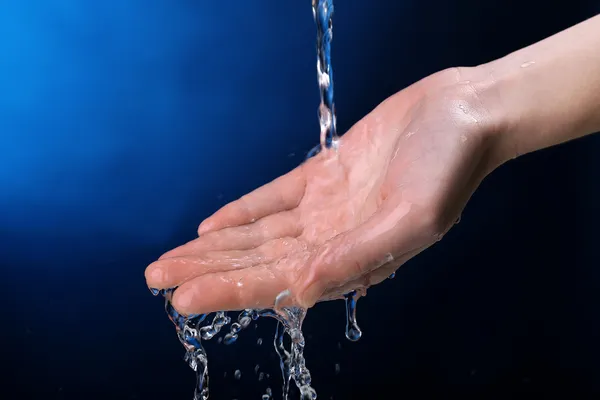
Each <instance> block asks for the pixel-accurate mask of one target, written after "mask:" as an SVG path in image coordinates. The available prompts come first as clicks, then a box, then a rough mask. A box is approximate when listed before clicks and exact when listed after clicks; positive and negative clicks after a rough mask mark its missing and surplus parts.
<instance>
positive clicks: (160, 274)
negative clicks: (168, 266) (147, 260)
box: [144, 263, 166, 288]
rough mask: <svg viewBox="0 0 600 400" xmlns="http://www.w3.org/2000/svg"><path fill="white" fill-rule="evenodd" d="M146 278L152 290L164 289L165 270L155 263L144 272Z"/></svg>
mask: <svg viewBox="0 0 600 400" xmlns="http://www.w3.org/2000/svg"><path fill="white" fill-rule="evenodd" d="M144 276H145V277H146V283H147V284H148V286H149V287H151V288H162V287H164V282H165V276H166V274H165V271H164V269H163V268H162V267H161V266H160V265H159V264H155V263H152V264H150V265H149V266H148V267H147V268H146V271H145V272H144Z"/></svg>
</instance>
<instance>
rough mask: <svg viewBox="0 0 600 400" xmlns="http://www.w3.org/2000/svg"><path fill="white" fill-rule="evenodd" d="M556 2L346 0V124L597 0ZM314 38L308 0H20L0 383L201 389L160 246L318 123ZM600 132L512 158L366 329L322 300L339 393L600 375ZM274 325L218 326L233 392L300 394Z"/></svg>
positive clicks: (264, 172)
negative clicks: (150, 276) (171, 315)
mask: <svg viewBox="0 0 600 400" xmlns="http://www.w3.org/2000/svg"><path fill="white" fill-rule="evenodd" d="M555 3H556V4H555ZM555 3H551V2H547V1H533V0H531V1H519V2H516V1H499V0H492V1H485V2H479V1H470V0H462V1H451V2H441V1H429V2H419V1H416V0H412V1H408V0H406V1H382V0H379V1H371V2H367V1H362V2H360V1H357V0H343V1H342V0H340V1H338V2H337V3H336V14H335V17H334V21H335V22H334V30H335V35H334V43H333V57H334V69H335V76H336V81H335V85H336V95H337V99H336V103H337V109H338V113H339V115H338V127H339V130H340V132H344V131H345V130H347V129H348V128H349V127H350V126H351V125H352V124H353V123H355V122H356V121H357V120H359V119H360V118H361V117H362V116H363V115H365V114H366V113H367V112H368V111H370V110H371V109H372V108H373V107H375V106H376V105H377V104H378V103H379V102H380V101H382V100H383V99H385V98H386V97H387V96H389V95H391V94H393V93H394V92H396V91H398V90H400V89H402V88H403V87H405V86H407V85H409V84H410V83H412V82H414V81H415V80H417V79H420V78H422V77H424V76H426V75H428V74H430V73H433V72H435V71H437V70H440V69H443V68H446V67H449V66H453V65H476V64H479V63H482V62H486V61H490V60H492V59H494V58H497V57H500V56H502V55H504V54H506V53H508V52H511V51H513V50H516V49H518V48H521V47H523V46H526V45H529V44H531V43H533V42H535V41H537V40H540V39H542V38H544V37H546V36H548V35H550V34H553V33H556V32H558V31H560V30H562V29H564V28H566V27H568V26H570V25H572V24H575V23H577V22H580V21H582V20H583V19H585V18H587V17H590V16H592V15H594V14H595V13H597V12H599V11H600V9H599V7H598V5H597V2H595V1H576V0H574V1H570V2H555ZM559 3H560V4H559ZM314 40H315V26H314V23H313V21H312V14H311V9H310V4H309V2H308V0H304V1H269V0H267V1H263V2H254V1H252V2H250V1H245V2H243V1H230V2H208V1H200V0H196V1H191V0H179V1H165V0H163V1H158V0H144V1H142V0H123V1H107V2H93V1H75V0H53V1H41V0H39V1H34V0H22V1H16V0H12V1H11V0H6V1H1V2H0V138H1V141H0V152H1V154H0V254H1V258H0V272H1V275H0V282H1V283H2V287H3V292H4V299H5V300H4V304H3V307H2V309H1V310H2V311H0V327H1V331H0V332H1V336H0V354H1V356H2V360H3V373H2V374H0V381H1V383H2V391H3V393H4V394H2V395H0V397H2V398H3V399H4V398H6V399H10V400H12V399H34V398H35V399H38V398H45V399H76V400H79V399H96V398H98V399H100V398H103V399H106V398H110V399H117V400H118V399H166V398H168V399H191V394H192V390H193V375H192V372H191V371H190V370H188V368H187V366H186V365H185V363H184V362H183V361H182V359H181V358H182V355H183V350H182V348H181V346H180V345H179V343H178V342H177V339H176V337H175V333H174V331H173V328H172V326H171V324H170V323H169V322H168V320H167V318H166V316H165V315H164V312H163V310H162V303H161V300H159V299H156V298H153V297H151V295H150V293H149V292H148V290H147V288H146V287H145V284H144V279H143V271H144V268H145V266H146V265H147V264H149V263H150V262H151V261H153V260H154V259H156V258H157V257H158V256H159V255H160V254H161V253H163V252H164V251H166V250H168V249H170V248H172V247H175V246H177V245H179V244H181V243H183V242H185V241H188V240H190V239H191V238H193V237H194V233H195V229H196V227H197V225H198V223H199V222H200V221H201V220H202V219H203V218H205V217H207V216H208V215H209V214H210V213H211V212H213V211H214V210H215V209H216V208H218V207H220V206H222V205H223V204H225V203H227V202H228V201H231V200H234V199H235V198H237V197H239V196H240V195H242V194H244V193H246V192H248V191H249V190H252V189H254V188H255V187H257V186H259V185H261V184H263V183H265V182H268V181H269V180H271V179H273V178H275V177H276V176H278V175H280V174H282V173H284V172H286V171H288V170H289V169H291V168H293V167H294V166H296V165H297V164H298V163H299V162H300V161H301V160H302V159H303V157H304V155H305V154H306V152H307V151H308V150H309V149H310V148H311V147H312V146H313V145H314V144H316V142H317V140H318V125H317V117H316V110H317V104H318V90H317V84H316V70H315V64H316V56H315V44H314ZM599 146H600V145H599V143H598V138H597V137H589V138H586V139H584V140H580V141H577V142H574V143H570V144H567V145H564V146H560V147H557V148H553V149H549V150H546V151H543V152H539V153H536V154H533V155H530V156H527V157H524V158H523V159H519V160H516V161H514V162H512V163H510V164H509V165H507V166H505V167H503V168H501V170H499V171H497V172H496V173H495V174H493V175H492V176H491V177H490V178H489V179H488V180H486V182H484V184H483V185H482V188H481V189H480V190H479V191H478V192H477V193H476V195H475V196H474V198H473V200H472V201H471V203H470V204H469V206H468V207H467V210H466V211H465V214H464V215H463V221H462V223H461V224H460V225H459V226H457V227H456V228H455V229H454V230H453V231H452V232H451V233H450V234H449V235H448V237H447V239H445V240H444V241H443V242H442V243H440V244H439V245H437V246H435V247H434V248H432V249H431V250H429V251H427V252H426V253H425V254H423V255H422V256H419V257H418V258H417V259H415V260H413V261H411V262H410V263H409V264H408V265H407V266H406V267H405V268H403V269H402V270H401V271H399V273H398V274H397V278H396V279H395V280H394V281H390V282H387V283H385V284H383V285H381V287H380V288H377V289H374V290H372V291H370V294H369V296H368V297H367V298H365V299H364V300H361V302H359V310H358V311H359V313H358V316H359V321H360V323H361V326H362V328H363V330H364V332H365V336H364V338H363V339H362V340H361V341H360V342H358V343H355V344H354V343H349V342H346V341H345V339H344V338H343V330H344V326H343V325H344V314H343V305H342V304H341V303H333V304H324V305H320V306H318V307H317V308H316V309H315V310H313V311H311V313H310V314H309V317H308V319H307V321H306V332H307V336H308V347H307V358H308V366H309V367H310V368H311V370H312V372H313V379H314V382H315V386H316V388H317V389H318V391H319V396H320V397H319V398H323V399H329V398H330V396H333V398H334V399H341V398H344V399H359V398H360V399H383V398H396V396H391V395H386V394H385V393H387V392H389V391H390V390H393V391H395V392H396V393H397V398H429V397H431V396H433V398H447V397H449V396H450V395H452V394H460V395H462V396H469V395H473V396H475V398H486V399H489V398H496V396H497V397H499V398H516V397H518V396H526V397H527V396H532V395H535V394H537V395H539V396H544V395H545V394H546V393H553V394H556V393H558V392H560V391H562V390H564V391H566V392H567V393H569V395H570V396H571V398H587V397H597V395H598V394H599V393H600V384H599V383H598V382H600V381H598V379H597V377H598V374H599V373H600V362H598V360H599V359H600V347H599V346H598V344H597V340H596V338H597V337H598V335H599V334H600V318H598V313H597V308H598V305H599V304H600V291H599V290H598V289H599V288H600V273H598V272H597V265H598V263H599V261H600V258H599V256H598V254H597V251H596V243H597V241H598V234H597V226H598V223H599V222H600V212H598V210H597V204H598V202H599V201H600V193H599V191H598V182H599V179H598V178H599V177H600V176H599V171H600V170H599V163H598V161H597V160H598V156H597V154H598V151H599V150H600V148H599ZM273 328H274V325H273V323H272V321H264V322H260V324H259V327H258V328H257V329H254V330H253V329H252V328H251V331H250V332H247V334H246V335H245V336H244V337H242V339H241V342H240V343H238V344H236V345H235V346H231V347H225V346H222V345H217V344H216V343H215V344H209V349H208V351H209V355H210V363H211V383H212V396H213V397H212V398H214V399H232V398H237V399H240V400H241V399H250V398H254V399H256V398H259V397H258V395H259V394H260V393H262V392H263V391H264V389H265V388H266V386H267V384H268V385H269V386H271V387H272V388H273V390H274V392H275V393H278V392H279V386H280V379H279V376H278V374H277V370H278V367H277V363H276V360H275V358H274V352H273V351H272V350H271V346H270V342H271V337H272V332H273ZM258 337H262V338H263V339H264V343H263V345H262V346H257V345H256V340H257V338H258ZM338 343H339V346H338ZM336 363H339V364H340V371H341V372H340V373H339V374H336V373H335V367H334V366H335V364H336ZM256 364H260V368H261V370H264V371H265V372H269V373H270V374H271V379H270V380H269V381H268V383H265V382H264V381H263V382H258V381H257V379H256V376H255V374H254V371H253V369H254V366H255V365H256ZM237 368H239V369H241V371H242V379H241V380H240V381H236V380H234V379H233V378H232V376H233V371H234V370H235V369H237ZM225 375H226V376H225ZM4 396H6V397H4ZM361 396H362V397H361ZM511 396H512V397H511ZM578 396H579V397H578ZM527 398H532V397H527Z"/></svg>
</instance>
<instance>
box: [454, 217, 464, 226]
mask: <svg viewBox="0 0 600 400" xmlns="http://www.w3.org/2000/svg"><path fill="white" fill-rule="evenodd" d="M461 219H462V215H459V216H458V218H456V221H455V222H454V225H458V224H460V221H461Z"/></svg>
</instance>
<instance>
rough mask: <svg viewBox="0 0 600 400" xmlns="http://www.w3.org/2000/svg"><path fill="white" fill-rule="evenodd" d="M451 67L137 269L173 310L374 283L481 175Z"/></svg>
mask: <svg viewBox="0 0 600 400" xmlns="http://www.w3.org/2000/svg"><path fill="white" fill-rule="evenodd" d="M463 79H464V77H461V76H460V70H458V69H450V70H445V71H442V72H441V73H438V74H435V75H432V76H430V77H428V78H426V79H424V80H422V81H420V82H418V83H416V84H414V85H412V86H411V87H409V88H407V89H405V90H403V91H402V92H400V93H398V94H396V95H395V96H392V97H390V98H389V99H388V100H386V101H385V102H384V103H382V104H381V105H380V106H379V107H377V108H376V109H375V110H374V111H373V112H371V113H370V114H369V115H368V116H366V117H365V118H364V119H363V120H361V121H360V122H359V123H357V124H356V125H355V126H354V127H353V128H352V129H351V130H350V131H349V132H348V133H347V134H346V135H344V136H343V137H342V138H341V139H340V141H339V148H338V150H337V151H333V150H329V151H324V152H322V153H320V154H318V155H317V156H316V157H314V158H311V159H310V160H308V161H306V162H305V163H304V164H302V165H301V166H299V167H297V168H296V169H294V170H293V171H291V172H290V173H288V174H286V175H284V176H282V177H279V178H277V179H276V180H274V181H273V182H271V183H269V184H267V185H265V186H263V187H261V188H259V189H257V190H255V191H253V192H251V193H249V194H247V195H245V196H243V197H242V198H240V199H239V200H236V201H234V202H232V203H230V204H228V205H226V206H224V207H223V208H221V209H220V210H219V211H217V212H216V213H215V214H213V215H212V216H211V217H210V218H208V219H207V220H205V221H204V222H203V223H202V224H201V225H200V227H199V229H198V234H199V237H198V238H197V239H195V240H192V241H191V242H189V243H187V244H184V245H182V246H180V247H178V248H176V249H174V250H171V251H169V252H167V253H166V254H164V255H163V256H162V257H161V258H160V259H159V260H158V261H156V262H154V263H152V264H151V265H150V266H149V267H148V268H147V270H146V279H147V283H148V286H150V287H151V288H156V289H163V288H172V287H178V289H177V290H176V291H175V292H174V294H173V305H174V307H175V308H176V309H178V310H179V311H180V312H181V313H183V314H197V313H207V312H211V311H216V310H238V309H244V308H269V307H273V305H274V303H275V299H276V297H277V296H278V294H280V293H282V292H284V291H286V290H289V292H287V293H289V296H287V297H286V299H285V301H286V305H299V306H303V307H310V306H312V305H314V304H315V303H316V302H318V301H322V300H329V299H335V298H339V297H341V296H342V295H343V294H345V293H347V292H349V291H351V290H356V289H363V288H367V287H369V286H371V285H374V284H377V283H379V282H381V281H383V280H384V279H385V278H386V277H388V276H389V275H390V274H391V273H393V272H394V271H395V270H396V269H397V268H398V267H399V266H400V265H402V264H403V263H404V262H406V261H407V260H408V259H410V258H411V257H413V256H415V255H416V254H418V253H419V252H421V251H423V250H424V249H425V248H427V247H429V246H430V245H432V244H433V243H435V242H436V241H437V240H439V239H441V237H442V235H443V234H444V233H445V232H447V230H448V229H450V227H451V226H452V225H453V223H454V222H455V220H456V219H457V217H458V216H459V215H460V212H461V210H462V208H463V207H464V205H465V204H466V202H467V201H468V199H469V198H470V196H471V194H472V193H473V191H474V190H475V189H476V188H477V186H478V185H479V183H480V182H481V180H482V179H483V178H484V177H485V176H486V175H487V173H489V172H490V171H491V167H492V166H493V165H491V162H490V152H491V147H492V146H491V145H492V143H491V140H489V139H488V138H490V137H492V135H488V133H489V132H490V131H492V130H493V129H494V127H491V126H489V124H488V122H487V121H488V120H489V116H488V115H487V111H486V110H485V108H484V107H483V105H482V104H481V103H480V102H479V99H478V97H477V91H476V90H475V89H474V87H473V85H472V84H470V83H469V82H468V81H463Z"/></svg>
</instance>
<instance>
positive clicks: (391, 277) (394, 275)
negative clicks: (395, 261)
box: [388, 272, 396, 279]
mask: <svg viewBox="0 0 600 400" xmlns="http://www.w3.org/2000/svg"><path fill="white" fill-rule="evenodd" d="M395 277H396V273H395V272H392V274H391V275H390V276H389V278H388V279H394V278H395Z"/></svg>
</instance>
